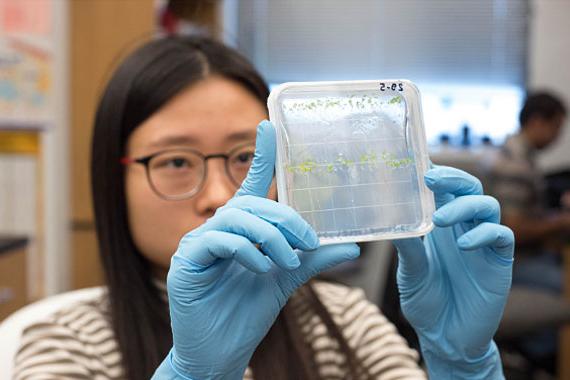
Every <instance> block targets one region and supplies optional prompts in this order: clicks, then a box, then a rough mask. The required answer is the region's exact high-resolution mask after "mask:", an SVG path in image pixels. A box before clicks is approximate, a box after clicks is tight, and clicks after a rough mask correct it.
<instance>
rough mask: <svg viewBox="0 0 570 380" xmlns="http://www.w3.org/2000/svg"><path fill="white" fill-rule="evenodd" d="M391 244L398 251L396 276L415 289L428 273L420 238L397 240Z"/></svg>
mask: <svg viewBox="0 0 570 380" xmlns="http://www.w3.org/2000/svg"><path fill="white" fill-rule="evenodd" d="M392 243H393V244H394V245H395V246H396V248H397V249H398V276H399V277H400V278H401V279H402V280H405V281H407V282H408V285H409V286H411V287H415V285H416V284H417V283H418V282H421V281H422V280H423V279H424V278H425V275H426V273H427V271H428V260H427V256H426V254H425V249H424V244H423V242H422V240H421V239H420V238H409V239H398V240H393V241H392Z"/></svg>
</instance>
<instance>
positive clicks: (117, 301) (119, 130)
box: [91, 37, 357, 380]
mask: <svg viewBox="0 0 570 380" xmlns="http://www.w3.org/2000/svg"><path fill="white" fill-rule="evenodd" d="M211 74H217V75H221V76H223V77H224V78H227V79H229V80H232V81H235V82H237V83H239V84H241V85H243V86H244V88H246V89H247V90H248V91H250V93H251V94H253V95H254V96H255V97H256V98H257V99H259V101H260V102H262V103H263V104H265V102H266V100H267V97H268V95H269V90H268V87H267V85H266V84H265V82H264V81H263V79H262V78H261V77H260V75H259V74H258V73H257V72H256V70H255V69H254V68H253V66H252V65H251V64H250V63H249V62H248V61H247V60H246V59H245V58H243V57H242V56H241V55H239V54H238V53H237V52H235V51H234V50H232V49H230V48H228V47H226V46H224V45H222V44H221V43H218V42H215V41H213V40H211V39H208V38H205V37H164V38H161V39H158V40H154V41H151V42H148V43H146V44H144V45H143V46H141V47H140V48H138V49H137V50H135V51H134V52H133V53H132V54H131V55H129V56H128V57H127V58H126V59H125V60H124V61H123V62H122V63H121V64H120V66H119V67H118V68H117V69H116V71H115V72H114V74H113V75H112V77H111V79H110V81H109V83H108V84H107V87H106V88H105V91H104V92H103V95H102V97H101V100H100V103H99V107H98V109H97V113H96V116H95V125H94V132H93V145H92V152H91V154H92V157H91V185H92V192H93V202H94V210H95V223H96V228H97V237H98V242H99V250H100V255H101V259H102V262H103V268H104V271H105V277H106V281H107V285H108V290H109V300H110V305H111V323H112V326H113V330H114V333H115V336H116V339H117V341H118V346H119V350H120V352H121V355H122V360H123V365H124V368H125V370H126V372H127V377H128V378H129V379H136V380H138V379H147V378H149V377H150V376H151V375H152V373H153V372H154V370H155V369H156V367H158V365H159V364H160V362H161V361H162V360H163V358H164V357H165V356H166V354H167V353H168V350H169V349H170V347H171V346H172V336H171V331H170V319H169V315H168V305H167V304H166V300H164V298H163V297H162V296H161V291H160V290H159V289H158V288H157V287H156V285H155V283H154V282H153V281H152V273H151V272H152V265H151V263H150V262H149V261H148V260H147V259H146V258H145V257H144V255H142V254H141V252H140V251H139V250H138V249H137V247H136V246H135V244H134V241H133V239H132V235H131V231H130V230H129V223H128V220H127V215H128V214H127V202H126V195H125V186H124V180H125V177H124V174H125V173H124V168H123V166H122V165H121V164H120V158H121V157H122V156H123V155H124V153H125V147H126V144H127V139H128V137H129V135H130V134H131V133H132V132H133V131H134V129H135V128H137V127H138V126H139V125H140V124H141V123H142V122H144V121H145V120H146V119H147V118H148V117H150V116H151V115H152V114H153V113H155V112H156V111H158V110H159V108H161V107H162V106H163V105H164V104H165V103H167V102H168V101H169V100H170V99H171V98H173V97H174V96H175V95H176V94H178V93H179V92H180V91H181V90H183V89H184V88H186V87H188V86H189V85H191V84H193V83H195V82H197V81H199V80H201V79H204V78H205V77H207V76H208V75H211ZM301 293H304V294H305V297H306V298H307V299H308V300H310V303H311V304H312V305H314V309H315V311H316V312H317V313H318V314H319V316H320V317H321V319H322V320H323V321H324V323H325V324H326V325H327V326H328V329H329V331H330V333H331V335H333V336H334V337H336V338H337V341H338V342H339V344H340V347H341V348H342V349H343V351H345V352H346V355H347V359H348V360H347V361H348V365H349V369H350V372H351V373H353V378H356V370H357V366H356V364H355V363H356V360H355V358H354V355H353V354H352V353H351V352H350V350H349V349H348V345H347V343H346V341H345V340H344V338H342V335H341V334H340V332H339V330H338V328H337V327H336V326H335V325H334V323H333V322H332V319H331V317H330V315H329V314H328V313H327V312H326V309H325V308H324V306H323V305H322V303H321V302H320V301H319V300H318V298H317V296H316V294H315V292H314V290H313V289H312V288H311V287H310V285H308V286H305V288H304V289H303V290H302V292H301ZM276 357H277V358H280V360H279V362H280V363H281V364H280V365H277V366H276V365H275V362H276V361H275V358H276ZM271 358H273V360H270V359H271ZM250 364H251V367H252V370H253V373H254V376H255V377H256V378H258V379H270V378H271V379H314V378H318V373H317V369H316V368H315V365H314V357H313V356H312V353H311V350H310V349H309V346H308V345H307V344H306V342H304V340H303V336H302V334H301V330H300V327H299V326H297V324H296V322H295V318H294V315H293V312H292V311H289V308H288V307H287V306H286V307H285V308H284V309H283V311H282V312H281V313H280V315H279V317H278V318H277V321H276V322H275V324H274V325H273V327H272V328H271V330H270V331H269V333H268V334H267V336H266V337H265V339H264V340H263V341H262V343H261V344H260V346H259V347H258V348H257V350H256V352H255V354H254V356H253V358H252V361H251V363H250Z"/></svg>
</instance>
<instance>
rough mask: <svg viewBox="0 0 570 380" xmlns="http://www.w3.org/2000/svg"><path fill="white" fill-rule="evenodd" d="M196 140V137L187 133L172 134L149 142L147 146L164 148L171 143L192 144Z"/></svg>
mask: <svg viewBox="0 0 570 380" xmlns="http://www.w3.org/2000/svg"><path fill="white" fill-rule="evenodd" d="M197 142H198V140H197V139H195V138H194V137H191V136H188V135H172V136H164V137H161V138H158V139H156V140H155V141H153V142H151V143H150V144H149V148H164V147H168V146H171V145H192V144H196V143H197Z"/></svg>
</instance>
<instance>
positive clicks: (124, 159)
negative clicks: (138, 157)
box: [121, 157, 135, 165]
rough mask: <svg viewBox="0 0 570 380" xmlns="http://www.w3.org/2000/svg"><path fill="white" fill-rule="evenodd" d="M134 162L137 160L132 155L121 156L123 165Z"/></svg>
mask: <svg viewBox="0 0 570 380" xmlns="http://www.w3.org/2000/svg"><path fill="white" fill-rule="evenodd" d="M133 162H135V160H134V159H132V158H130V157H121V164H123V165H128V164H132V163H133Z"/></svg>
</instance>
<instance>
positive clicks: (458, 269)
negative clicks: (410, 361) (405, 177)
mask: <svg viewBox="0 0 570 380" xmlns="http://www.w3.org/2000/svg"><path fill="white" fill-rule="evenodd" d="M425 181H426V184H427V186H428V187H429V188H430V189H431V190H432V191H433V192H434V194H435V200H436V206H437V211H436V212H435V213H434V214H433V221H434V223H435V225H436V228H435V229H434V230H433V231H432V232H431V233H430V234H428V235H427V236H426V237H425V238H424V239H423V241H422V239H420V238H414V239H403V240H397V241H394V244H395V245H396V246H397V248H398V256H399V266H398V275H397V278H398V287H399V290H400V301H401V304H402V311H403V313H404V315H405V316H406V318H407V319H408V321H409V322H410V323H411V325H412V326H413V327H414V329H415V330H416V332H417V334H418V337H419V340H420V345H421V349H422V353H423V355H424V358H425V359H426V363H427V367H428V371H429V374H430V377H431V378H433V379H438V380H441V379H485V380H490V379H502V378H504V377H503V372H502V366H501V360H500V357H499V353H498V350H497V347H496V345H495V343H494V342H493V335H494V334H495V331H496V330H497V327H498V325H499V321H500V319H501V317H502V314H503V309H504V307H505V303H506V301H507V297H508V294H509V289H510V286H511V273H512V264H513V248H514V236H513V232H512V231H511V230H510V229H509V228H507V227H505V226H502V225H500V224H498V223H499V221H500V208H499V203H498V202H497V201H496V200H495V199H494V198H492V197H489V196H485V195H482V194H483V188H482V186H481V182H479V180H478V179H477V178H475V177H473V176H472V175H470V174H467V173H465V172H463V171H461V170H458V169H454V168H449V167H443V166H441V167H434V168H432V169H430V170H429V171H428V172H427V173H426V175H425Z"/></svg>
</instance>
